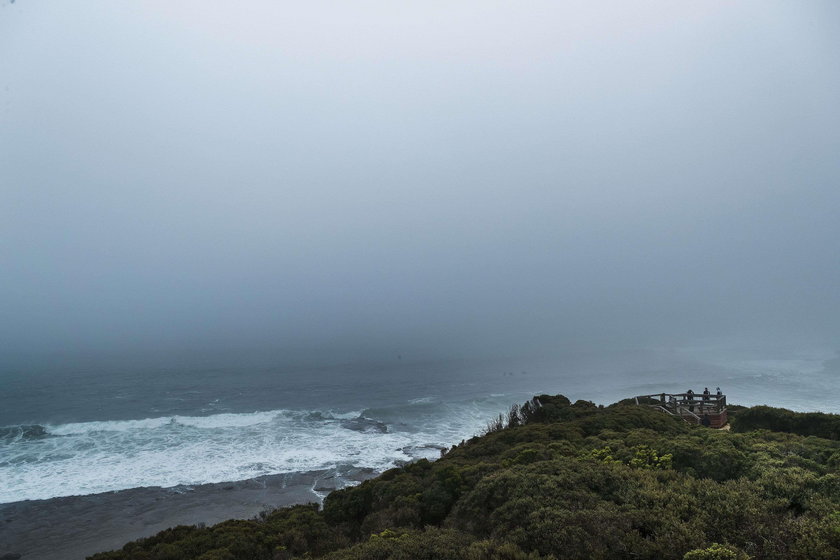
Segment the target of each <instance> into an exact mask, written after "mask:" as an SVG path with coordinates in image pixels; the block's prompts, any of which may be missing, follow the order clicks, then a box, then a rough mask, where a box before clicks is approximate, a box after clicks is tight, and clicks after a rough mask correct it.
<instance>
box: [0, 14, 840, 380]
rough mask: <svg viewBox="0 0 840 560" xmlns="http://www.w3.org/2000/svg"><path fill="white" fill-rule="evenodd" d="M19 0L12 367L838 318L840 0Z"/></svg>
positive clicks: (8, 334) (9, 17) (457, 347)
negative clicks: (66, 359) (45, 361)
mask: <svg viewBox="0 0 840 560" xmlns="http://www.w3.org/2000/svg"><path fill="white" fill-rule="evenodd" d="M2 2H3V3H2V7H0V365H2V364H3V362H4V361H5V362H6V363H12V362H15V361H16V360H18V359H19V358H20V357H21V356H24V357H25V356H29V357H33V356H34V357H38V356H45V355H62V354H68V353H69V354H72V353H104V352H109V353H114V352H117V353H119V352H152V353H155V352H164V351H177V350H179V349H183V350H185V351H190V352H193V351H195V352H199V353H200V352H202V351H209V350H210V349H214V350H217V351H218V350H224V349H240V350H241V349H275V350H276V349H280V350H282V351H286V350H288V351H289V352H293V351H311V352H324V353H327V354H328V353H333V354H334V355H336V356H339V357H340V356H342V355H351V354H354V353H356V354H358V353H366V354H369V355H371V356H378V355H387V356H392V355H393V354H395V353H397V352H403V353H407V354H409V355H411V354H412V353H414V354H416V355H463V356H489V355H495V354H511V353H517V352H538V351H540V352H542V351H551V350H552V349H555V348H576V347H584V346H589V347H596V348H597V347H599V346H602V345H603V346H604V347H610V346H616V345H630V346H632V345H669V344H690V343H693V342H694V341H697V340H702V339H708V338H726V337H732V338H733V339H734V338H739V337H741V338H750V337H752V338H758V339H760V338H761V337H762V336H767V337H771V336H773V337H780V338H785V337H788V336H789V337H792V338H793V337H795V338H797V339H802V340H806V341H808V340H810V341H814V342H815V343H819V344H828V345H831V344H835V346H840V343H835V341H837V340H838V336H840V4H838V3H837V2H836V1H835V0H826V1H816V0H815V1H807V0H806V1H802V0H796V1H794V0H791V1H784V2H782V1H769V0H755V1H751V0H743V1H739V2H732V1H730V0H726V1H724V0H720V1H715V0H704V1H692V2H675V1H673V0H662V1H637V2H627V1H625V0H620V1H619V0H617V1H602V2H594V1H591V0H585V1H576V2H568V1H557V0H552V1H545V2H542V1H533V2H526V3H522V2H493V1H487V0H481V1H478V0H474V1H457V0H456V1H451V0H450V1H446V2H437V1H430V0H424V1H422V2H393V1H385V0H379V1H343V2H338V1H336V2H325V1H319V0H307V1H306V2H294V3H292V2H273V1H271V2H269V1H265V2H262V1H251V2H219V1H208V0H201V1H187V0H179V1H173V0H167V1H153V0H151V1H144V2H132V3H128V2H113V1H110V0H107V1H106V0H85V1H68V0H60V1H59V0H37V1H36V0H17V1H16V2H14V3H10V2H9V1H8V0H2ZM325 355H326V354H325Z"/></svg>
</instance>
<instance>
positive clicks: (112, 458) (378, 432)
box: [0, 398, 507, 503]
mask: <svg viewBox="0 0 840 560" xmlns="http://www.w3.org/2000/svg"><path fill="white" fill-rule="evenodd" d="M505 406H507V402H506V401H504V400H501V399H492V398H491V399H482V400H475V401H467V402H461V403H440V402H437V403H436V402H431V401H428V400H425V399H424V400H422V401H420V402H415V403H410V402H409V403H407V404H405V405H404V406H398V407H390V408H389V407H385V408H376V409H367V410H362V411H359V410H355V411H329V410H269V411H258V412H251V413H225V414H215V415H211V416H170V417H160V418H145V419H139V420H121V421H98V422H80V423H69V424H59V425H44V426H40V425H27V426H10V427H4V428H0V451H2V453H0V475H2V478H4V479H5V480H6V481H7V483H6V484H3V485H0V503H6V502H14V501H19V500H33V499H46V498H53V497H58V496H68V495H79V494H92V493H98V492H107V491H113V490H122V489H127V488H135V487H142V486H162V487H171V486H177V485H193V484H202V483H208V482H225V481H233V480H243V479H247V478H252V477H255V476H261V475H266V474H277V473H285V472H300V471H308V470H316V469H329V468H336V467H337V466H340V465H352V466H355V467H361V468H371V469H375V470H380V471H381V470H385V469H388V468H392V467H394V466H396V465H399V464H403V463H405V462H407V461H412V460H416V459H418V458H423V457H425V458H430V459H432V458H435V457H437V456H439V450H440V449H441V448H443V447H447V446H450V445H452V444H453V443H457V442H459V441H460V440H462V439H464V438H468V437H471V436H472V435H474V434H476V433H478V432H479V431H481V429H482V428H483V427H484V425H485V424H486V421H487V419H488V418H490V417H492V416H493V415H494V414H497V413H498V412H499V411H500V410H501V409H503V408H505Z"/></svg>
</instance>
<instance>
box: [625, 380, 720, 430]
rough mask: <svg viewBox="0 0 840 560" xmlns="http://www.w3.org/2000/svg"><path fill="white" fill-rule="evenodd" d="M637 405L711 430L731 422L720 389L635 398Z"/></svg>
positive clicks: (656, 394) (657, 394)
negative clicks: (648, 407)
mask: <svg viewBox="0 0 840 560" xmlns="http://www.w3.org/2000/svg"><path fill="white" fill-rule="evenodd" d="M634 400H635V401H636V404H638V405H644V406H650V407H651V408H655V409H657V410H661V411H662V412H666V413H668V414H670V415H672V416H679V417H680V418H682V419H683V420H685V421H686V422H692V423H694V424H701V425H703V426H708V427H710V428H722V427H724V426H725V425H726V423H727V422H728V421H729V419H728V418H727V415H726V395H724V394H723V393H721V392H720V389H718V390H717V391H716V392H714V393H711V392H709V391H708V389H707V390H705V391H703V392H702V393H695V392H694V391H692V390H691V389H689V390H688V391H686V392H685V393H655V394H653V395H639V396H637V397H634Z"/></svg>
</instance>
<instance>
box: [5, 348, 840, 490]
mask: <svg viewBox="0 0 840 560" xmlns="http://www.w3.org/2000/svg"><path fill="white" fill-rule="evenodd" d="M838 375H840V368H838V361H837V358H836V354H835V353H834V352H833V351H825V350H808V351H797V352H788V353H785V354H781V355H780V354H767V353H757V352H744V351H736V350H731V349H720V348H714V349H710V348H701V347H698V348H679V349H656V350H636V351H616V352H605V353H578V354H566V355H564V356H561V357H559V358H552V359H547V358H542V359H506V360H493V361H479V360H446V361H425V362H424V361H411V360H409V359H407V358H406V359H399V358H396V357H395V358H394V359H390V360H387V361H381V362H377V363H352V364H338V365H329V366H323V367H300V366H297V367H280V366H276V365H272V364H257V365H255V364H253V363H252V364H249V365H247V366H237V367H233V366H224V367H215V368H213V367H195V366H178V367H171V368H149V367H140V366H137V367H133V368H122V369H121V368H114V367H113V366H109V367H101V366H97V367H77V368H72V369H62V368H60V367H56V368H48V369H41V370H38V371H21V370H10V371H5V372H3V373H2V374H0V382H2V384H1V385H0V403H1V404H2V407H0V426H2V427H0V503H10V502H17V501H21V500H39V499H48V498H55V497H60V496H72V495H84V494H94V493H100V492H109V491H114V490H123V489H128V488H139V487H149V486H160V487H176V486H181V485H185V486H189V485H197V484H203V483H211V482H226V481H238V480H246V479H251V478H254V477H258V476H262V475H270V474H278V473H294V472H305V471H312V470H318V469H332V470H334V471H335V472H336V475H337V476H339V477H340V476H341V473H342V472H349V471H351V470H353V469H358V468H367V469H372V470H375V471H382V470H385V469H388V468H391V467H394V466H396V465H400V464H404V463H405V462H408V461H412V460H416V459H419V458H429V459H434V458H436V457H439V455H440V450H441V449H443V448H445V447H449V446H451V445H453V444H455V443H458V442H460V441H461V440H463V439H466V438H469V437H471V436H473V435H476V434H479V433H481V432H482V430H483V429H484V427H485V426H486V425H487V423H488V422H489V421H490V420H491V419H492V418H494V417H495V416H497V415H498V414H500V413H503V412H505V411H506V410H507V409H508V408H509V407H510V405H511V404H513V403H521V402H524V401H525V400H527V399H529V398H530V397H531V396H533V395H535V394H540V393H550V394H556V393H563V394H565V395H567V396H568V397H569V398H571V399H572V400H576V399H585V400H592V401H594V402H596V403H599V404H610V403H612V402H615V401H617V400H619V399H621V398H625V397H629V396H633V395H637V394H645V393H655V392H661V391H673V392H678V391H684V390H686V389H688V388H689V387H691V388H693V389H694V390H695V391H702V390H703V388H704V387H706V386H708V387H709V388H711V389H712V390H714V388H715V387H717V386H720V387H721V388H722V389H723V390H724V392H725V393H726V394H727V395H728V397H729V402H730V403H737V404H745V405H754V404H771V405H773V406H781V407H787V408H791V409H795V410H821V411H824V412H840V401H838V400H837V398H836V389H837V387H838V384H837V380H838Z"/></svg>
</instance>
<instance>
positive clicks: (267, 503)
mask: <svg viewBox="0 0 840 560" xmlns="http://www.w3.org/2000/svg"><path fill="white" fill-rule="evenodd" d="M375 475H376V473H374V472H373V471H370V470H365V469H352V470H350V471H349V472H348V471H347V470H343V471H342V474H341V476H340V477H338V476H337V475H336V472H335V471H312V472H305V473H290V474H278V475H270V476H262V477H259V478H254V479H250V480H243V481H238V482H222V483H218V484H201V485H196V486H176V487H174V488H159V487H153V488H133V489H131V490H121V491H119V492H106V493H103V494H92V495H89V496H70V497H65V498H53V499H50V500H27V501H23V502H15V503H11V504H0V560H4V559H6V558H8V559H12V558H16V555H20V559H21V560H82V559H84V558H86V557H87V556H89V555H91V554H94V553H96V552H103V551H106V550H114V549H118V548H122V546H123V545H124V544H125V543H127V542H128V541H132V540H135V539H139V538H143V537H148V536H151V535H154V534H155V533H157V532H159V531H162V530H164V529H167V528H169V527H173V526H175V525H196V524H200V523H204V524H207V525H211V524H214V523H218V522H220V521H224V520H226V519H249V518H252V517H254V516H256V515H258V514H259V513H260V512H262V511H265V510H271V509H275V508H278V507H283V506H290V505H294V504H306V503H311V502H317V503H320V502H322V501H323V498H324V497H325V496H326V495H327V494H328V493H329V492H330V491H332V490H335V489H337V488H342V487H344V486H346V485H347V484H348V483H351V484H352V483H354V482H361V481H362V480H366V479H368V478H372V477H373V476H375Z"/></svg>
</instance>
